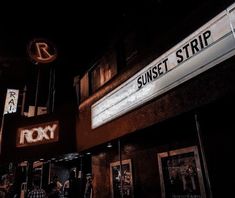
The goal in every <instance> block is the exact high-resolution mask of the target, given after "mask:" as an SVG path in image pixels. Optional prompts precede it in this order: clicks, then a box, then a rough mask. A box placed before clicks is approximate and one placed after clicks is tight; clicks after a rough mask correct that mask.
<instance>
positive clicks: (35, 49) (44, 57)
mask: <svg viewBox="0 0 235 198" xmlns="http://www.w3.org/2000/svg"><path fill="white" fill-rule="evenodd" d="M28 53H29V56H30V57H31V58H32V59H33V60H34V61H35V62H36V63H50V62H52V61H54V60H55V59H56V57H57V51H56V49H55V47H54V46H53V44H51V43H50V42H49V41H46V40H45V39H35V40H33V41H31V42H30V43H29V46H28Z"/></svg>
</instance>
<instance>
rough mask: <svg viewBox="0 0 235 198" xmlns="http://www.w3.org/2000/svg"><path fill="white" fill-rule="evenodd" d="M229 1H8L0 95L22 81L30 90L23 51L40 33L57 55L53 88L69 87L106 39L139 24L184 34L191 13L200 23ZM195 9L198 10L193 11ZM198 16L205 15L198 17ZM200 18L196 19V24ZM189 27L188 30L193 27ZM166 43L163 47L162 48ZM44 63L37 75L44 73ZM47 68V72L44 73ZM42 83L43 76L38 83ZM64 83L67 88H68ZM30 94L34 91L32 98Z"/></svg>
mask: <svg viewBox="0 0 235 198" xmlns="http://www.w3.org/2000/svg"><path fill="white" fill-rule="evenodd" d="M232 2H233V1H231V0H179V1H174V0H144V1H142V0H141V1H134V0H113V1H112V0H109V1H104V0H100V1H91V0H86V1H55V2H52V1H35V2H34V1H30V3H28V4H22V2H19V3H16V2H11V1H8V3H7V5H5V4H3V3H1V4H0V97H1V98H0V99H1V103H2V100H3V94H4V92H5V89H6V88H19V89H22V88H23V87H24V85H25V84H27V86H28V87H29V89H31V95H33V93H34V92H35V90H34V89H35V82H36V75H37V67H36V66H35V65H34V64H32V63H31V62H30V60H29V57H28V54H27V50H26V49H27V45H28V43H29V41H30V40H31V39H35V38H45V39H48V40H50V41H51V42H53V43H54V44H55V46H56V48H57V51H58V59H57V60H56V61H55V62H54V63H52V64H53V66H54V67H55V68H56V74H57V76H56V83H57V86H58V88H59V89H58V92H60V93H61V94H60V95H63V94H62V93H65V94H66V93H68V90H72V84H73V77H74V76H76V75H78V74H79V75H82V74H83V73H84V72H85V71H86V70H87V69H88V68H89V67H91V66H92V63H93V62H94V60H95V59H96V58H97V57H99V55H101V54H102V52H103V51H104V50H105V49H106V47H107V46H108V44H109V42H110V40H112V39H113V38H115V37H116V36H120V35H122V34H123V33H124V32H128V31H129V30H130V29H139V30H141V31H143V32H145V31H146V32H151V31H152V30H153V29H154V31H155V32H156V33H157V34H156V37H157V36H159V38H162V37H164V36H165V34H166V32H168V34H169V35H170V34H171V35H173V33H172V32H170V31H171V29H175V30H177V28H178V27H179V29H181V30H180V31H179V32H177V31H176V32H174V34H175V37H176V38H178V39H179V41H180V40H181V39H183V38H184V37H185V36H187V35H188V32H190V31H191V30H185V31H184V30H183V27H184V24H187V23H191V22H190V21H187V20H186V19H187V17H186V16H191V18H194V21H198V24H195V27H200V25H202V24H203V23H204V22H207V21H208V19H210V16H214V15H215V14H217V13H218V12H219V11H222V10H223V9H224V8H226V6H228V5H230V4H231V3H232ZM198 13H200V14H198ZM203 16H207V17H205V18H203ZM200 23H201V24H200ZM192 31H193V30H192ZM166 48H167V47H166ZM52 64H50V65H45V68H44V69H43V70H45V71H44V73H43V74H42V78H45V79H46V78H47V75H48V72H47V71H46V70H47V68H46V67H48V68H49V67H50V66H51V65H52ZM46 73H47V74H46ZM43 83H44V84H45V86H47V82H46V80H44V82H43V80H42V84H43ZM68 87H69V88H68ZM31 98H33V96H32V97H31Z"/></svg>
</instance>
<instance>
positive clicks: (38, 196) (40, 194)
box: [27, 178, 47, 198]
mask: <svg viewBox="0 0 235 198" xmlns="http://www.w3.org/2000/svg"><path fill="white" fill-rule="evenodd" d="M27 198H47V195H46V192H45V190H43V189H42V188H40V179H39V178H35V179H34V180H33V189H32V190H31V191H30V192H29V193H28V196H27Z"/></svg>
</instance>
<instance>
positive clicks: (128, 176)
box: [110, 159, 134, 198]
mask: <svg viewBox="0 0 235 198" xmlns="http://www.w3.org/2000/svg"><path fill="white" fill-rule="evenodd" d="M121 171H122V174H121ZM121 182H122V183H121ZM110 186H111V194H112V196H111V197H112V198H119V197H123V198H134V194H133V179H132V164H131V159H126V160H122V164H121V166H120V161H116V162H112V163H110ZM121 193H123V196H121Z"/></svg>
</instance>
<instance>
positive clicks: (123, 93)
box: [91, 4, 235, 129]
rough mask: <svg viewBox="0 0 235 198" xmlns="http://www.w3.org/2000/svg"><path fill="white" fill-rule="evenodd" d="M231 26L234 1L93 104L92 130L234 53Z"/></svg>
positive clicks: (234, 44)
mask: <svg viewBox="0 0 235 198" xmlns="http://www.w3.org/2000/svg"><path fill="white" fill-rule="evenodd" d="M234 26H235V4H233V5H232V6H230V7H229V8H228V9H227V10H226V11H223V12H222V13H220V14H219V15H217V16H216V17H214V18H213V19H212V20H211V21H209V22H208V23H206V24H205V25H203V26H202V27H201V28H199V29H198V30H197V31H195V32H194V33H193V34H191V35H189V36H188V37H187V38H185V39H184V40H183V41H181V42H180V43H178V44H177V45H176V46H174V47H173V48H171V49H170V50H169V51H167V52H166V53H164V54H163V55H162V56H160V57H159V58H157V59H155V60H154V61H153V62H152V63H150V64H149V65H147V66H146V67H144V68H143V69H142V70H141V71H139V72H138V73H136V74H135V75H134V76H132V77H131V78H130V79H128V80H127V81H126V82H124V83H123V84H121V85H120V86H118V87H117V88H116V89H114V90H113V91H111V92H110V93H109V94H107V95H106V96H104V97H103V98H101V99H100V100H98V101H97V102H96V103H94V104H93V105H92V107H91V116H92V118H91V120H92V126H91V127H92V129H94V128H96V127H99V126H101V125H102V124H105V123H107V122H109V121H111V120H113V119H115V118H117V117H119V116H121V115H123V114H125V113H127V112H129V111H130V110H133V109H135V108H136V107H139V106H140V105H142V104H144V103H145V102H147V101H150V100H151V99H153V98H155V97H157V96H159V95H161V94H163V93H165V92H166V91H169V90H170V89H172V88H174V87H176V86H178V85H180V84H181V83H183V82H185V81H187V80H189V79H191V78H193V77H195V76H197V75H198V74H200V73H202V72H204V71H206V70H208V69H209V68H211V67H214V66H215V65H218V64H219V63H221V62H222V61H224V60H226V59H228V58H230V57H231V56H233V55H235V38H234Z"/></svg>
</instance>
